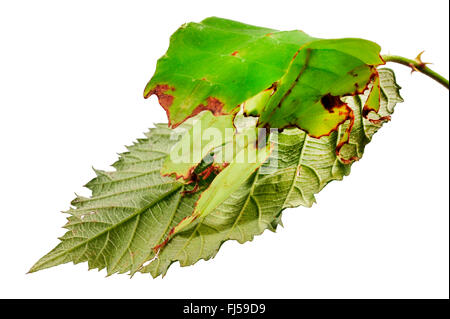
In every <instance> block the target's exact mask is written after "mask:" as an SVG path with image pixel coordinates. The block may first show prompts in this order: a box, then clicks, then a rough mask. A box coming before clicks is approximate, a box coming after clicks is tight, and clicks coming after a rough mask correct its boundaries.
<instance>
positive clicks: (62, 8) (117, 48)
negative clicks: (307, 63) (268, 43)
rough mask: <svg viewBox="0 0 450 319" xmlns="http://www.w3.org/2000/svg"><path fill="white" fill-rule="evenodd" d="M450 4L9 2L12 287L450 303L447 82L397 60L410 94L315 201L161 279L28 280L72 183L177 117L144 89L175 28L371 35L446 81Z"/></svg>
mask: <svg viewBox="0 0 450 319" xmlns="http://www.w3.org/2000/svg"><path fill="white" fill-rule="evenodd" d="M448 10H449V8H448V1H447V0H442V1H422V0H421V1H393V0H389V1H380V0H377V1H361V0H359V1H281V0H276V1H273V0H269V1H263V0H259V1H243V0H239V1H231V0H227V1H211V0H210V1H174V0H171V1H120V2H119V1H111V0H109V1H80V0H78V1H3V0H1V2H0V142H1V143H0V147H1V149H0V152H1V153H0V155H1V156H0V192H1V193H0V194H1V195H0V196H1V197H0V198H1V206H0V218H1V219H0V249H1V250H0V297H3V298H13V297H15V298H20V297H33V298H37V297H40V298H47V297H58V298H110V297H114V298H202V297H203V298H216V297H221V298H229V297H233V298H432V297H434V298H448V297H449V214H448V208H449V207H448V206H449V196H448V191H449V180H448V173H449V171H448V166H449V148H448V142H449V141H448V136H449V122H448V118H449V100H448V96H449V95H448V91H447V90H446V89H444V88H443V87H442V86H440V85H439V84H437V83H435V82H433V81H432V80H430V79H428V78H426V77H425V76H423V75H421V74H417V73H415V74H412V75H410V72H409V70H408V69H407V68H405V67H403V66H397V65H389V67H392V68H393V69H394V70H395V71H396V73H397V77H398V82H399V84H400V85H401V86H402V87H403V90H402V91H401V94H402V96H403V98H404V99H405V103H403V104H400V105H398V106H397V109H396V112H395V114H394V116H393V119H392V122H390V123H389V124H387V125H386V126H385V127H384V128H383V129H382V130H381V131H380V132H379V133H378V134H377V135H376V136H375V138H374V141H373V142H372V143H371V144H370V145H368V147H367V149H366V153H365V156H364V158H363V160H361V161H360V162H358V163H356V164H355V165H354V166H353V171H352V174H351V175H350V176H349V177H347V178H345V179H344V181H342V182H333V183H331V184H330V185H328V186H327V187H326V188H325V189H324V190H323V191H322V192H321V193H320V194H319V195H318V196H317V202H318V204H316V205H314V207H313V208H310V209H307V208H297V209H290V210H287V211H285V213H284V218H283V221H284V224H285V228H280V229H279V230H278V232H277V233H276V234H274V233H270V232H266V233H264V234H263V235H262V236H259V237H258V238H256V239H255V240H254V241H253V242H251V243H246V244H245V245H240V244H238V243H236V242H227V243H225V244H224V245H223V246H222V249H221V251H220V252H219V254H218V256H217V257H216V258H215V259H213V260H212V261H208V262H205V261H200V262H199V263H197V264H196V265H194V266H192V267H186V268H180V267H179V266H178V264H175V265H173V266H172V267H171V269H170V270H169V273H168V275H167V276H166V277H165V278H164V279H160V278H159V279H156V280H153V279H151V277H150V276H148V275H136V276H135V277H134V278H133V279H132V280H130V279H128V276H126V275H114V276H112V277H108V278H105V275H106V273H105V271H101V272H97V271H88V270H87V264H79V265H76V266H74V265H73V264H66V265H62V266H58V267H55V268H51V269H47V270H44V271H40V272H38V273H34V274H31V275H25V273H26V272H27V270H28V269H29V268H30V267H31V266H32V265H33V263H34V262H35V261H37V260H38V259H39V258H40V257H41V256H43V255H44V254H45V253H47V252H48V251H49V250H50V249H51V248H53V247H54V246H55V245H56V244H57V243H58V240H57V237H59V236H61V235H62V234H63V233H64V230H63V229H62V228H61V226H62V225H63V224H64V223H65V218H66V215H64V214H61V213H59V211H61V210H66V209H67V208H68V207H69V202H70V201H71V200H72V199H73V198H74V192H77V193H79V194H82V195H89V193H88V191H87V190H86V189H83V187H82V185H84V184H85V183H86V182H88V181H89V180H90V179H91V178H93V177H94V173H93V171H92V170H91V166H94V167H96V168H100V169H110V167H109V164H111V163H113V162H114V161H115V160H116V158H117V155H116V153H117V152H123V151H125V148H124V146H123V145H126V144H130V143H131V142H132V141H133V140H135V139H136V138H138V137H143V134H142V133H143V132H144V131H146V130H147V128H148V127H150V126H151V125H152V123H154V122H165V121H166V119H165V113H164V111H163V110H162V108H161V107H160V106H159V105H158V104H157V102H156V100H155V98H154V97H153V98H151V99H150V100H144V99H143V97H142V91H143V88H144V86H145V84H146V82H147V81H148V80H149V79H150V77H151V75H152V74H153V71H154V69H155V63H156V60H157V58H159V57H160V56H161V55H162V54H164V52H165V51H166V49H167V47H168V41H169V36H170V35H171V34H172V33H173V32H174V31H175V30H176V29H177V27H178V26H180V25H181V24H183V23H184V22H189V21H200V20H202V19H203V18H205V17H208V16H212V15H215V16H221V17H225V18H230V19H234V20H238V21H243V22H246V23H250V24H255V25H261V26H266V27H272V28H276V29H281V30H289V29H301V30H304V31H305V32H307V33H309V34H311V35H313V36H317V37H326V38H337V37H361V38H366V39H369V40H373V41H376V42H378V43H379V44H380V45H381V46H382V48H383V53H392V54H400V55H403V56H406V57H411V58H413V57H415V56H416V54H417V53H419V52H420V51H422V50H426V52H425V53H424V55H423V59H424V61H430V62H433V63H434V64H433V65H432V67H433V68H434V69H435V70H437V71H440V72H441V73H442V74H444V75H445V76H446V77H447V78H448V69H449V65H448V57H449V53H448V52H449V50H448V47H449V43H448V36H449V34H448V33H449V32H448V26H449V16H448Z"/></svg>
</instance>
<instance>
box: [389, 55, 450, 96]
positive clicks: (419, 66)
mask: <svg viewBox="0 0 450 319" xmlns="http://www.w3.org/2000/svg"><path fill="white" fill-rule="evenodd" d="M422 53H423V52H421V53H420V54H419V55H418V56H417V57H416V58H415V59H414V60H411V59H407V58H404V57H402V56H399V55H383V56H382V58H383V60H384V61H386V62H394V63H399V64H403V65H405V66H408V67H410V68H411V69H412V71H411V72H414V71H418V72H420V73H423V74H425V75H426V76H428V77H430V78H432V79H433V80H435V81H436V82H438V83H440V84H442V85H443V86H444V87H445V88H447V90H448V89H449V83H448V80H447V79H446V78H444V77H443V76H442V75H440V74H438V73H436V72H434V71H433V70H431V69H430V68H429V67H427V66H426V65H427V64H429V63H424V62H422V60H421V58H420V57H421V55H422Z"/></svg>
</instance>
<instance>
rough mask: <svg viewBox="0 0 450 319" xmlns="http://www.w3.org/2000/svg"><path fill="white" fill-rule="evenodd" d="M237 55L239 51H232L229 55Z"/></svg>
mask: <svg viewBox="0 0 450 319" xmlns="http://www.w3.org/2000/svg"><path fill="white" fill-rule="evenodd" d="M238 53H239V51H234V52H233V53H231V55H232V56H236V55H237V54H238Z"/></svg>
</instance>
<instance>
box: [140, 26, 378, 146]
mask: <svg viewBox="0 0 450 319" xmlns="http://www.w3.org/2000/svg"><path fill="white" fill-rule="evenodd" d="M379 51H380V47H379V46H378V45H377V44H375V43H373V42H370V41H367V40H363V39H335V40H322V39H318V38H313V37H310V36H308V35H307V34H305V33H303V32H302V31H298V30H295V31H277V30H272V29H267V28H261V27H255V26H251V25H247V24H243V23H239V22H235V21H231V20H226V19H220V18H215V17H213V18H208V19H205V20H203V21H202V22H200V23H188V24H186V25H183V26H182V27H181V28H179V29H178V30H177V31H176V32H175V33H174V34H173V35H172V37H171V41H170V46H169V49H168V51H167V53H166V54H165V55H164V56H163V57H161V58H160V59H159V60H158V63H157V67H156V71H155V74H154V75H153V77H152V79H151V80H150V81H149V82H148V84H147V86H146V88H145V90H144V96H145V97H149V96H151V95H152V94H155V95H157V96H158V99H159V102H160V104H161V106H163V108H164V109H165V110H166V112H167V115H168V118H169V125H171V126H172V127H176V126H177V125H179V124H180V123H182V122H183V121H185V120H186V119H187V118H189V117H192V116H195V115H196V114H198V113H199V112H201V111H203V110H210V111H211V112H212V113H213V114H214V115H223V114H233V113H236V112H237V110H238V106H239V105H240V104H241V103H244V102H246V101H247V102H246V110H245V111H246V113H247V114H250V115H255V116H261V119H260V123H259V125H260V126H261V127H274V128H284V127H288V126H297V127H299V128H301V129H303V130H305V131H307V132H308V133H309V134H310V135H312V136H315V137H320V136H323V135H327V134H329V133H330V132H331V131H332V130H335V129H337V127H338V125H339V124H341V123H343V122H344V121H346V120H347V119H348V118H349V117H350V116H351V114H350V113H351V110H350V108H349V107H348V106H347V105H345V104H344V103H340V102H339V101H340V100H339V97H341V96H344V95H352V94H353V95H354V94H359V93H362V92H363V91H364V89H365V88H366V87H367V85H368V84H369V82H370V81H371V80H372V79H373V78H374V77H376V75H377V74H376V69H375V66H377V65H380V64H383V63H384V62H383V61H382V59H381V58H380V56H379ZM275 111H276V112H275Z"/></svg>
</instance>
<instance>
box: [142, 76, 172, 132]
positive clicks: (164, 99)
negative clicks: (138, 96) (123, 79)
mask: <svg viewBox="0 0 450 319" xmlns="http://www.w3.org/2000/svg"><path fill="white" fill-rule="evenodd" d="M167 91H175V88H174V87H173V86H172V87H171V86H169V85H168V84H158V85H156V86H155V88H154V89H152V90H150V91H149V92H148V93H147V94H144V98H146V99H148V98H149V97H150V96H152V95H153V94H155V95H156V96H157V97H158V102H159V104H160V105H161V106H162V107H163V109H164V111H166V114H167V118H168V119H169V126H171V124H170V116H169V115H170V111H169V108H170V106H171V105H172V103H173V99H174V96H173V95H170V94H167V93H166V92H167Z"/></svg>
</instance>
